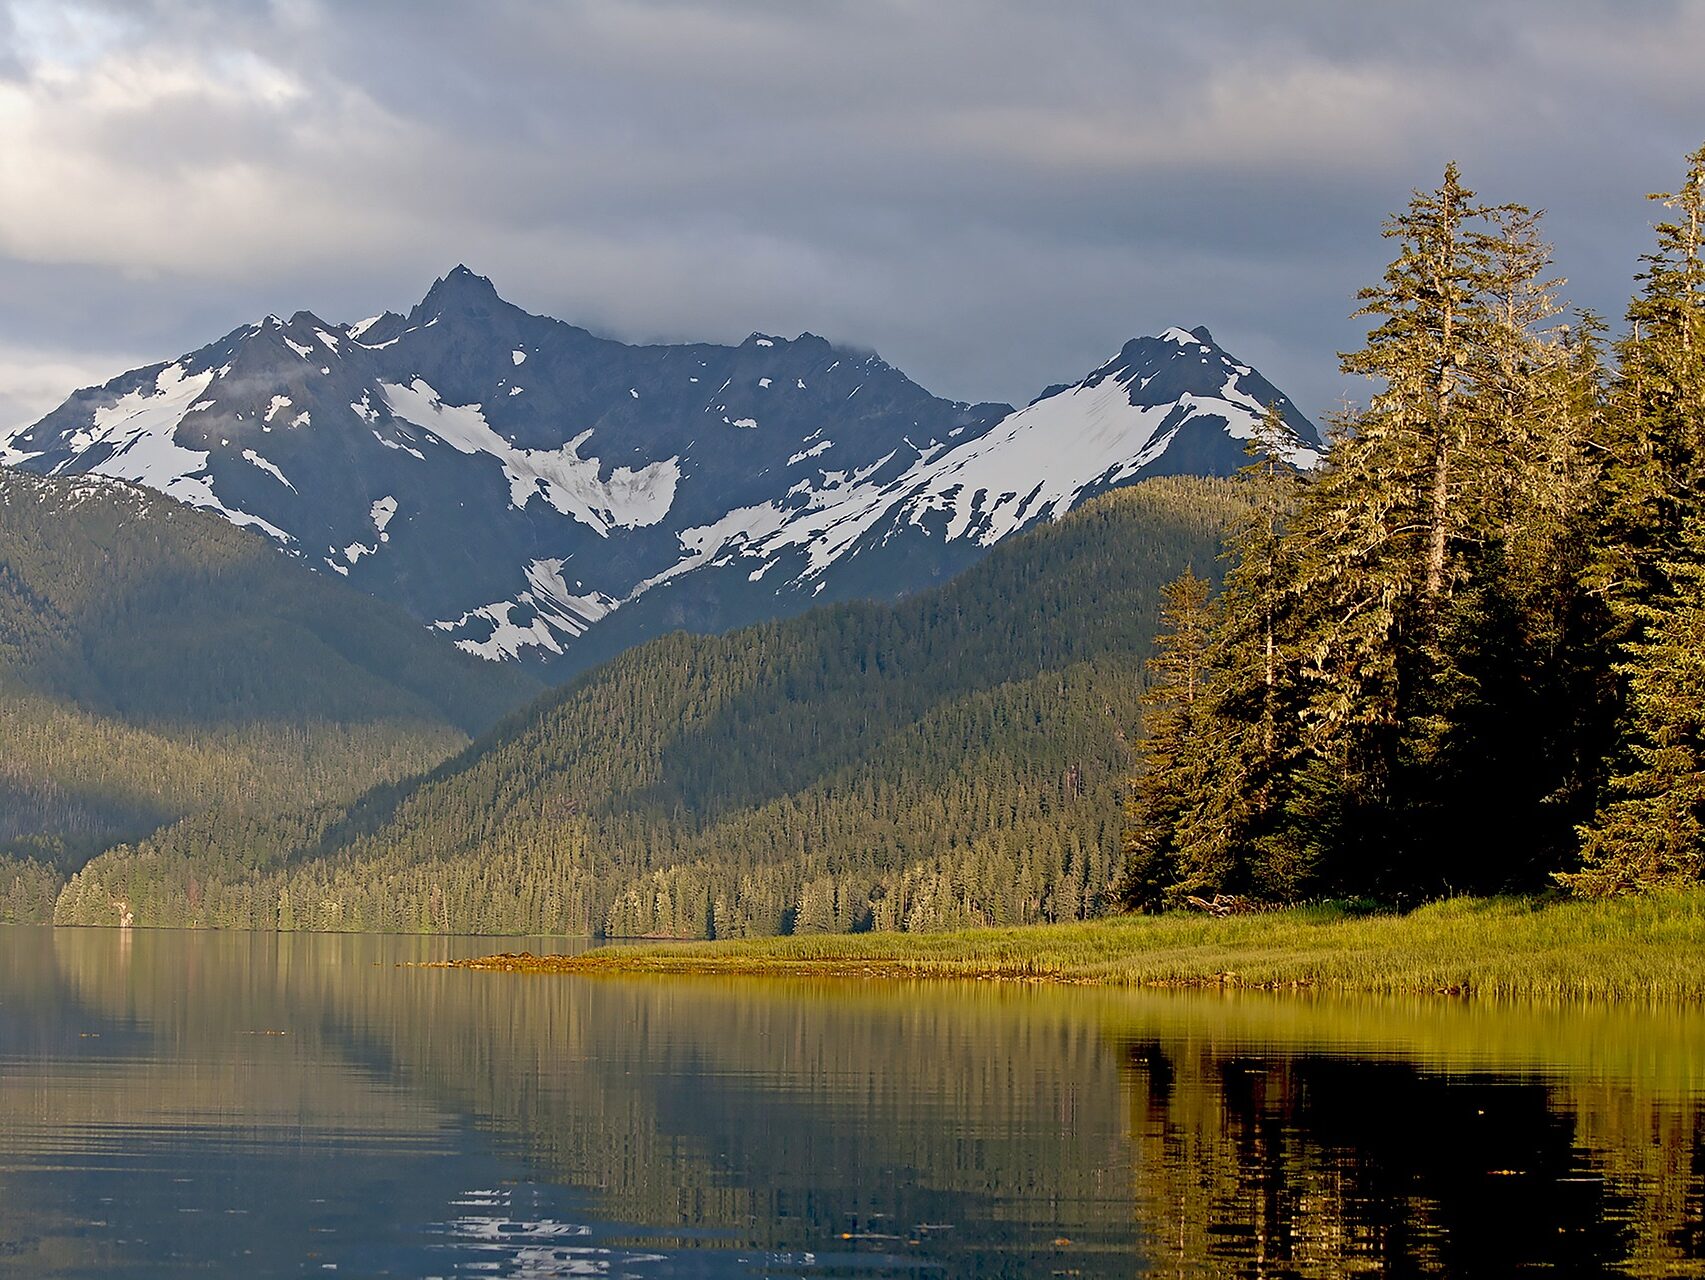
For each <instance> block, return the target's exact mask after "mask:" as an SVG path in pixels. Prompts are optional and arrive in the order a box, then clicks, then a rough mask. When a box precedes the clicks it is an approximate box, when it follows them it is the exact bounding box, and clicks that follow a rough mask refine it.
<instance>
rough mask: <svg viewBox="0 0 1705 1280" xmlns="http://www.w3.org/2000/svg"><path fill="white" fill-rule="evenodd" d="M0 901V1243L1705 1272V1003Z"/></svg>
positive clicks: (56, 1249) (327, 1260)
mask: <svg viewBox="0 0 1705 1280" xmlns="http://www.w3.org/2000/svg"><path fill="white" fill-rule="evenodd" d="M565 945H572V944H562V943H560V942H559V943H555V944H552V943H538V942H533V943H527V942H517V941H516V940H514V939H504V940H500V941H492V940H484V941H482V940H479V939H467V938H457V939H427V938H397V937H362V936H345V935H272V934H214V933H183V932H170V931H147V930H137V931H134V932H119V931H116V930H96V929H60V930H54V929H47V928H28V927H4V928H0V1273H4V1274H8V1275H10V1274H17V1275H20V1276H25V1275H27V1276H44V1275H47V1276H156V1275H158V1276H166V1275H171V1276H176V1275H185V1274H196V1273H201V1274H210V1275H240V1276H271V1275H308V1274H325V1273H330V1272H336V1273H339V1274H343V1275H355V1276H383V1275H392V1276H458V1275H479V1276H524V1277H547V1276H571V1275H572V1276H579V1275H632V1276H704V1277H716V1276H740V1277H753V1276H866V1275H885V1276H886V1275H891V1276H1054V1275H1060V1276H1114V1275H1118V1276H1141V1275H1154V1276H1167V1277H1181V1276H1203V1277H1206V1276H1275V1277H1277V1276H1348V1275H1358V1276H1359V1275H1368V1274H1374V1275H1382V1274H1383V1275H1402V1276H1411V1275H1440V1276H1444V1275H1449V1276H1456V1277H1464V1276H1487V1277H1491V1276H1508V1275H1511V1274H1513V1273H1516V1272H1519V1271H1522V1270H1524V1269H1531V1270H1535V1271H1545V1272H1548V1273H1550V1274H1560V1275H1571V1276H1588V1275H1604V1274H1622V1273H1626V1274H1634V1275H1651V1276H1673V1275H1686V1274H1698V1273H1700V1272H1701V1271H1705V1014H1701V1013H1700V1012H1699V1011H1695V1010H1689V1011H1678V1010H1673V1009H1672V1010H1615V1009H1567V1008H1560V1009H1545V1008H1531V1007H1516V1008H1496V1007H1486V1006H1482V1005H1476V1004H1469V1003H1462V1002H1453V1001H1449V1000H1444V999H1438V1000H1414V1001H1390V1000H1367V1001H1344V1000H1323V999H1314V998H1309V997H1304V996H1271V995H1257V994H1252V993H1250V994H1241V995H1239V994H1219V993H1171V992H1114V991H1106V990H1099V989H1090V988H1055V987H1043V986H1025V985H1012V984H994V983H981V984H924V983H905V982H892V981H851V980H848V981H827V980H823V981H795V980H777V979H720V978H717V979H711V978H705V979H700V978H666V979H626V978H623V979H615V978H589V977H570V976H516V975H504V974H493V973H479V972H470V971H450V970H438V969H419V968H410V967H405V966H406V963H407V962H410V961H419V960H430V959H442V958H448V957H454V956H461V955H472V954H481V953H484V952H488V951H492V950H499V949H519V948H520V947H522V946H530V947H531V948H532V949H533V950H540V949H545V948H550V949H563V947H564V946H565Z"/></svg>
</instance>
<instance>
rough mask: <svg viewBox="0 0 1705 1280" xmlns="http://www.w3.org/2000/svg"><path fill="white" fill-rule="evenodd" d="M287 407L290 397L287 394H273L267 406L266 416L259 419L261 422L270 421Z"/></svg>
mask: <svg viewBox="0 0 1705 1280" xmlns="http://www.w3.org/2000/svg"><path fill="white" fill-rule="evenodd" d="M289 407H290V397H289V396H274V397H273V398H272V403H271V404H270V405H268V406H267V409H266V416H265V417H264V418H262V419H261V421H262V422H271V421H272V420H273V419H274V418H276V417H277V416H278V415H279V413H280V412H281V411H282V410H285V409H288V408H289Z"/></svg>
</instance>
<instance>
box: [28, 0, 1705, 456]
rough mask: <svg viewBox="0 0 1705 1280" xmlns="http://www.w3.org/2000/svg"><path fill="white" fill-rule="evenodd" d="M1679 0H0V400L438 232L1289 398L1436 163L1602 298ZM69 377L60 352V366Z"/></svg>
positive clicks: (704, 304) (423, 269) (1670, 142)
mask: <svg viewBox="0 0 1705 1280" xmlns="http://www.w3.org/2000/svg"><path fill="white" fill-rule="evenodd" d="M1701 48H1705V6H1702V5H1699V4H1691V3H1688V4H1684V3H1647V4H1642V5H1639V6H1628V5H1617V4H1613V3H1592V4H1589V3H1573V2H1571V0H1546V2H1544V3H1507V4H1500V5H1497V6H1488V5H1485V4H1483V3H1468V2H1467V0H1460V2H1454V3H1453V2H1445V3H1419V2H1415V3H1391V4H1380V5H1352V4H1326V3H1308V2H1306V0H1303V2H1299V3H1289V4H1285V5H1253V4H1247V3H1216V2H1214V0H1206V2H1204V3H1199V4H1192V5H1176V4H1174V5H1167V6H1161V5H1149V4H1133V3H1129V2H1113V0H1108V2H1104V3H1101V2H1093V0H1080V2H1072V0H1066V2H1065V3H1061V4H1055V5H1047V6H1041V5H1035V4H1029V3H1025V2H1023V0H825V2H823V3H815V4H810V5H799V4H795V3H790V2H788V0H750V2H748V3H732V2H727V3H708V2H702V0H624V2H621V3H617V2H616V0H582V2H581V3H577V4H573V5H558V4H549V3H543V2H542V0H483V2H482V3H481V4H478V5H466V4H450V3H432V2H430V0H369V2H367V3H362V4H359V5H350V4H331V3H319V2H318V0H275V2H273V3H261V2H259V0H253V2H249V3H228V2H226V3H210V2H208V3H203V2H199V0H152V2H138V3H100V2H97V0H89V2H86V3H73V4H64V3H53V2H49V0H9V2H6V3H0V157H4V162H3V163H0V297H3V298H4V299H5V305H4V306H3V307H0V418H5V420H6V421H8V422H10V421H13V420H18V419H20V418H21V417H23V416H33V415H34V414H36V413H39V412H40V411H42V410H44V409H45V408H47V407H48V406H49V405H50V404H52V403H54V402H56V401H57V400H58V399H60V398H61V397H62V396H63V394H64V393H65V392H67V391H69V390H71V386H70V385H63V386H59V385H57V381H58V380H60V379H62V378H63V377H66V376H70V377H74V378H76V379H78V380H84V381H86V380H88V379H89V378H93V377H104V376H106V375H107V374H110V373H116V372H118V371H119V368H120V366H121V363H134V362H136V361H138V360H142V359H161V358H167V357H170V356H172V355H175V354H177V353H178V352H179V351H181V350H183V349H185V348H187V347H190V346H193V345H197V344H199V343H200V342H203V341H206V340H209V339H211V338H213V337H214V336H216V335H218V334H220V333H223V332H225V331H227V330H228V329H230V328H232V327H234V326H235V325H236V324H238V323H241V322H243V321H246V320H250V319H253V318H256V317H258V316H259V315H262V314H264V313H265V312H268V311H278V312H281V313H285V314H288V313H289V312H292V311H295V310H297V309H299V308H304V307H306V308H310V309H312V310H314V311H316V312H318V313H320V314H322V315H324V316H327V317H329V318H332V319H355V318H358V317H359V316H362V315H366V314H371V313H372V312H375V311H378V310H380V309H382V308H384V307H386V306H391V307H400V306H403V305H405V304H407V303H409V302H411V301H413V300H415V299H416V298H418V296H419V295H420V294H421V293H422V292H423V291H424V289H425V287H426V285H427V284H428V283H429V282H430V281H431V279H432V278H433V277H435V276H437V275H439V274H442V273H443V272H444V271H445V270H446V269H447V268H448V267H449V266H450V265H452V264H453V263H456V262H460V261H465V262H467V263H468V264H469V265H470V266H472V267H473V268H474V269H475V270H477V271H479V272H481V273H483V274H486V275H489V276H491V277H492V278H493V279H494V280H495V281H496V283H497V285H498V287H499V289H500V290H502V291H503V292H504V293H505V295H506V296H508V297H510V298H511V299H512V300H514V301H516V302H518V303H520V304H522V305H523V306H526V307H527V308H529V309H530V310H535V311H541V312H546V313H549V314H552V315H557V316H561V317H562V318H564V319H568V320H571V321H574V322H575V323H578V324H583V325H586V326H587V327H589V328H593V329H595V330H599V331H603V332H607V333H610V334H612V335H614V336H619V337H625V338H630V339H634V338H646V339H652V338H695V339H722V340H738V339H739V338H741V337H743V336H744V335H745V334H746V333H748V332H750V331H751V330H754V329H761V330H765V331H785V332H789V333H792V332H798V331H800V330H804V329H810V330H813V331H815V332H819V333H824V334H827V335H829V336H832V337H834V338H837V339H840V340H845V341H849V342H854V343H857V344H860V345H864V346H873V347H875V348H877V349H878V350H880V351H881V352H882V353H883V355H884V356H885V357H887V358H888V359H889V360H890V361H891V362H893V363H894V364H896V365H898V366H900V367H901V368H903V369H905V370H906V371H907V372H909V373H911V374H912V376H914V377H915V378H917V379H918V380H919V381H921V382H923V383H924V384H925V385H926V386H928V387H930V388H931V389H932V390H935V391H937V392H938V393H941V394H946V395H952V396H955V397H960V398H968V399H1007V400H1014V401H1023V400H1026V399H1028V398H1029V397H1030V396H1031V395H1033V394H1034V393H1035V392H1036V391H1037V390H1039V389H1040V388H1041V387H1042V386H1044V385H1046V384H1047V383H1050V382H1054V381H1059V380H1061V379H1064V378H1071V377H1076V376H1079V375H1081V374H1082V373H1083V372H1084V371H1085V370H1087V369H1089V368H1090V367H1092V366H1093V365H1095V364H1098V363H1100V361H1101V360H1103V359H1104V358H1105V357H1106V356H1107V355H1108V354H1109V353H1110V352H1111V351H1113V350H1115V349H1116V348H1117V347H1118V346H1119V344H1120V343H1121V342H1122V341H1123V340H1124V339H1125V338H1127V337H1130V336H1132V335H1133V334H1135V333H1138V332H1156V331H1158V330H1159V329H1161V328H1163V327H1165V326H1167V325H1169V324H1179V325H1182V326H1186V327H1188V326H1191V325H1196V324H1207V325H1209V326H1210V327H1211V328H1212V329H1213V330H1214V331H1215V334H1216V336H1217V337H1219V338H1220V340H1221V341H1222V342H1223V343H1225V344H1226V345H1227V346H1228V347H1230V348H1231V349H1232V350H1234V351H1237V352H1238V353H1239V354H1241V355H1243V356H1244V357H1246V358H1248V359H1252V360H1254V361H1256V362H1257V363H1258V364H1259V365H1260V366H1261V367H1262V368H1263V370H1264V371H1265V372H1266V373H1267V374H1268V375H1269V376H1270V377H1271V378H1272V379H1273V380H1274V381H1275V382H1277V383H1278V384H1279V385H1281V386H1283V387H1284V388H1286V390H1287V391H1289V392H1290V393H1291V394H1292V395H1293V396H1295V398H1296V399H1297V400H1298V401H1299V403H1301V404H1302V405H1303V406H1304V407H1305V408H1307V409H1308V410H1310V411H1311V412H1314V413H1320V412H1323V411H1325V410H1326V409H1328V408H1329V407H1330V406H1331V404H1332V402H1333V401H1334V400H1335V399H1336V398H1337V397H1339V396H1340V395H1342V394H1344V393H1346V392H1348V393H1349V394H1352V395H1353V394H1358V393H1359V389H1358V388H1356V387H1355V386H1354V385H1353V384H1350V383H1347V382H1346V381H1345V380H1344V379H1343V378H1342V377H1341V376H1340V375H1339V374H1338V372H1337V369H1336V358H1335V355H1334V353H1335V352H1336V351H1337V350H1339V349H1340V348H1343V347H1346V346H1349V345H1352V344H1353V343H1354V342H1355V341H1356V340H1357V336H1358V330H1357V328H1356V325H1355V323H1354V322H1352V321H1350V320H1349V318H1348V314H1349V312H1350V310H1351V309H1352V303H1351V297H1352V295H1353V294H1354V292H1355V290H1356V289H1357V288H1358V287H1359V286H1361V285H1362V284H1365V283H1368V282H1369V281H1370V280H1371V279H1373V278H1374V277H1375V276H1376V275H1377V273H1378V271H1379V270H1380V268H1381V266H1382V264H1383V262H1384V258H1385V246H1384V245H1383V244H1382V243H1381V241H1380V239H1379V236H1378V226H1379V221H1380V219H1381V217H1382V216H1383V215H1384V214H1385V213H1386V212H1388V211H1390V210H1391V209H1393V208H1394V207H1396V206H1398V205H1400V204H1401V203H1402V202H1403V201H1404V200H1405V199H1406V197H1407V193H1408V191H1409V189H1410V188H1411V187H1414V186H1421V185H1429V184H1430V183H1432V182H1433V181H1435V180H1436V178H1437V175H1438V173H1439V171H1440V170H1441V169H1442V167H1443V164H1444V162H1445V161H1446V160H1447V159H1451V158H1455V159H1457V160H1459V161H1460V162H1461V163H1462V165H1463V167H1464V171H1465V175H1466V176H1467V178H1468V179H1469V181H1470V182H1471V183H1472V184H1474V185H1476V186H1478V187H1479V188H1480V189H1481V191H1482V192H1483V194H1485V195H1486V196H1488V197H1489V198H1494V199H1499V200H1503V199H1520V200H1523V201H1525V202H1527V203H1530V204H1533V205H1536V206H1542V207H1545V208H1547V209H1549V210H1550V219H1549V231H1550V234H1551V236H1552V238H1553V239H1555V240H1556V241H1557V243H1558V246H1559V250H1558V259H1559V265H1560V266H1561V268H1562V269H1563V271H1564V272H1565V273H1567V274H1568V275H1570V276H1571V277H1572V278H1573V281H1574V283H1573V286H1572V288H1571V290H1570V292H1571V296H1572V297H1573V298H1574V299H1576V300H1577V301H1579V302H1581V303H1584V304H1587V305H1591V306H1593V307H1595V308H1597V309H1600V310H1604V311H1608V312H1610V313H1611V314H1613V315H1614V314H1616V313H1618V312H1619V311H1620V309H1621V307H1622V305H1623V302H1624V301H1625V297H1626V294H1627V292H1628V290H1629V288H1630V278H1631V275H1632V272H1633V270H1634V266H1635V257H1636V256H1637V255H1638V253H1639V252H1641V251H1642V249H1644V248H1645V247H1646V244H1647V242H1648V239H1649V236H1648V233H1647V228H1648V227H1649V224H1650V222H1651V220H1652V217H1653V212H1652V211H1651V210H1650V209H1648V208H1647V207H1646V206H1645V204H1644V202H1643V201H1642V199H1641V196H1642V194H1643V193H1644V192H1646V191H1649V190H1653V189H1658V188H1663V187H1668V186H1670V185H1673V183H1674V181H1675V179H1676V176H1677V174H1678V172H1679V166H1680V159H1681V156H1682V154H1683V153H1684V152H1685V151H1687V150H1688V149H1690V148H1691V147H1693V146H1695V145H1697V144H1698V142H1699V140H1700V136H1699V135H1700V134H1701V133H1705V81H1702V79H1701V77H1700V76H1699V74H1698V67H1697V61H1698V60H1697V51H1698V50H1699V49H1701ZM85 375H86V376H85Z"/></svg>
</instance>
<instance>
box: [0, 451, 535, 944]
mask: <svg viewBox="0 0 1705 1280" xmlns="http://www.w3.org/2000/svg"><path fill="white" fill-rule="evenodd" d="M535 688H536V686H534V685H533V684H532V683H531V682H530V681H529V680H527V679H526V678H524V677H522V676H520V675H518V674H517V673H515V672H513V671H508V670H499V669H495V668H492V667H491V666H490V665H489V664H482V663H480V662H478V661H476V660H474V659H472V658H469V657H467V656H466V655H463V654H460V653H457V652H456V651H455V650H454V649H453V648H451V647H450V646H449V645H447V644H445V643H442V642H440V641H437V640H435V639H434V638H433V637H431V636H429V635H425V634H422V633H421V631H420V629H419V628H418V626H416V625H415V624H414V622H413V621H412V620H411V619H410V618H408V617H407V616H406V615H404V614H403V613H402V612H401V611H400V610H397V609H394V608H393V607H391V606H388V605H383V604H380V603H378V602H375V601H373V600H370V599H368V598H367V597H365V596H363V595H361V594H360V593H358V592H355V591H352V590H350V589H348V588H346V587H343V586H341V585H340V584H337V583H334V582H328V581H325V580H323V579H321V578H319V577H316V576H315V575H313V574H310V573H309V572H307V571H306V570H305V569H303V568H302V567H301V566H299V565H297V564H294V563H292V562H291V561H290V560H288V559H286V558H284V557H282V556H280V555H279V554H278V553H277V551H275V550H274V549H273V548H272V547H270V546H269V545H267V544H266V542H265V541H264V540H263V539H261V538H259V537H257V536H256V535H254V534H250V533H246V532H244V531H242V530H239V529H235V528H233V527H231V526H230V525H229V524H228V523H227V522H225V521H224V520H221V519H220V518H218V517H217V516H213V515H209V514H207V513H203V512H197V511H193V510H191V509H189V508H187V507H183V506H181V505H180V504H178V503H176V502H173V501H171V500H170V499H167V498H163V497H160V496H159V495H157V494H153V493H150V492H148V491H146V490H143V489H140V488H134V487H132V486H128V485H124V484H120V483H117V482H114V481H106V480H94V479H61V480H55V479H44V478H42V477H38V476H33V475H27V474H25V473H22V472H18V471H14V470H10V469H0V919H3V918H22V919H27V918H37V917H39V916H41V915H42V913H43V911H44V908H45V909H50V908H51V903H52V897H53V894H54V892H55V891H56V890H57V887H58V883H59V881H60V878H61V877H62V875H63V874H65V873H68V872H70V871H72V870H74V869H75V868H76V867H77V866H79V865H81V863H82V862H83V861H85V860H86V859H87V858H88V857H90V856H91V855H93V854H95V853H98V852H99V851H100V850H102V849H104V848H106V847H108V846H110V845H112V844H113V843H115V842H117V841H119V840H125V839H135V838H137V837H139V836H142V835H145V834H147V833H148V832H150V831H152V830H154V829H155V828H156V827H158V826H160V825H161V824H162V823H169V822H172V821H174V820H176V819H178V818H180V817H183V816H184V815H186V814H190V813H198V812H207V811H212V810H217V811H219V812H220V813H221V814H222V815H225V819H224V820H230V815H233V814H236V813H239V812H248V813H254V812H271V811H274V810H276V809H280V808H285V807H295V806H300V805H302V804H305V803H313V802H325V801H336V800H345V801H347V800H348V799H350V798H352V797H353V796H355V795H357V794H359V793H360V792H361V791H362V790H364V789H366V788H367V787H369V786H371V785H373V784H374V783H376V782H379V781H382V780H386V779H395V778H401V777H405V776H408V775H410V774H413V773H417V772H419V771H420V770H422V769H426V768H430V767H431V766H432V765H433V764H435V763H437V762H438V761H440V760H442V759H443V758H444V757H445V756H446V755H448V754H450V753H451V752H453V751H454V750H456V749H457V748H458V747H459V746H460V745H462V744H463V743H465V742H466V741H467V738H468V736H469V735H470V734H472V733H475V732H478V731H480V730H482V729H483V728H485V727H486V726H487V725H489V724H490V723H491V722H492V721H493V720H495V719H496V718H497V717H498V716H499V715H500V714H502V712H503V711H505V710H506V709H507V708H509V707H511V706H513V705H515V704H516V703H517V702H519V701H521V700H522V699H524V698H525V697H526V696H527V695H528V694H529V693H530V692H531V691H533V690H534V689H535ZM108 917H109V918H110V917H111V912H110V910H109V912H108Z"/></svg>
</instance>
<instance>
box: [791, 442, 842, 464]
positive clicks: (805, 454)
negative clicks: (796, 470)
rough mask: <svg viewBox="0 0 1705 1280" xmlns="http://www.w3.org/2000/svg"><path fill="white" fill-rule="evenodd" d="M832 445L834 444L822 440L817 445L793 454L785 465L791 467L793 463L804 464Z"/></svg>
mask: <svg viewBox="0 0 1705 1280" xmlns="http://www.w3.org/2000/svg"><path fill="white" fill-rule="evenodd" d="M834 443H835V442H834V441H833V440H824V441H822V442H821V443H819V444H814V445H812V446H811V447H810V448H809V449H805V450H802V451H801V452H799V453H796V454H794V455H793V456H792V457H791V458H789V459H788V460H787V465H788V466H790V467H791V466H793V465H794V464H795V463H798V462H804V461H805V460H806V459H807V458H815V457H816V456H817V455H818V454H820V453H822V452H823V451H824V450H825V449H828V448H830V447H832V446H833V445H834Z"/></svg>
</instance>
